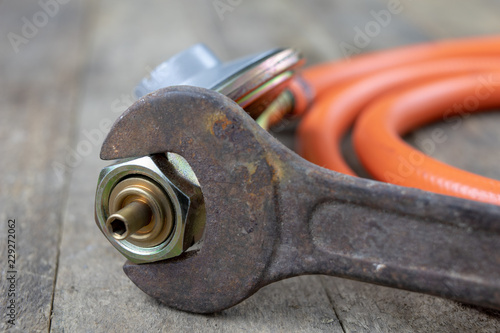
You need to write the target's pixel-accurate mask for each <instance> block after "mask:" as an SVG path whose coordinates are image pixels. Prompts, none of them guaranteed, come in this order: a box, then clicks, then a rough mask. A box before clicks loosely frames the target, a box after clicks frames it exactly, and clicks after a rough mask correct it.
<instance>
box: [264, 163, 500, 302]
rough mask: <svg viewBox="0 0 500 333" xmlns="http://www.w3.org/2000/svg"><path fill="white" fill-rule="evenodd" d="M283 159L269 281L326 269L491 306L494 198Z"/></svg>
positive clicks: (496, 251)
mask: <svg viewBox="0 0 500 333" xmlns="http://www.w3.org/2000/svg"><path fill="white" fill-rule="evenodd" d="M289 165H290V168H288V169H287V171H286V172H284V173H283V174H288V175H293V179H294V180H295V181H294V182H290V181H287V180H284V181H282V182H281V183H282V184H283V187H282V188H280V190H279V193H280V195H279V199H278V201H279V202H278V206H279V207H280V210H281V214H280V215H281V217H282V218H281V230H280V232H281V238H280V244H279V245H278V246H277V247H276V250H275V257H274V258H275V260H274V261H273V265H272V267H271V269H270V270H269V275H268V281H271V280H277V279H282V278H284V277H287V276H295V275H301V274H327V275H334V276H340V277H345V278H351V279H355V280H359V281H365V282H370V283H374V284H379V285H385V286H389V287H395V288H400V289H406V290H410V291H417V292H421V293H426V294H431V295H437V296H441V297H445V298H450V299H454V300H458V301H464V302H467V303H472V304H476V305H480V306H485V307H490V308H496V309H500V207H497V206H493V205H488V204H483V203H479V202H474V201H469V200H464V199H459V198H454V197H448V196H442V195H438V194H434V193H430V192H425V191H420V190H417V189H411V188H404V187H399V186H395V185H390V184H384V183H379V182H374V181H371V180H366V179H360V178H354V177H350V176H346V175H342V174H338V173H335V172H331V171H328V170H325V169H322V168H319V167H317V166H315V165H312V164H309V163H305V162H303V161H299V160H298V159H296V162H295V163H289ZM285 168H286V167H285Z"/></svg>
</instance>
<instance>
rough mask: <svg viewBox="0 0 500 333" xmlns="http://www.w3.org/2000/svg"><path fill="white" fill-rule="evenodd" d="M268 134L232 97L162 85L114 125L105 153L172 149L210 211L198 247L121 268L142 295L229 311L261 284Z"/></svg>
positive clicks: (269, 232) (268, 201) (271, 191)
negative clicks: (189, 169) (191, 175)
mask: <svg viewBox="0 0 500 333" xmlns="http://www.w3.org/2000/svg"><path fill="white" fill-rule="evenodd" d="M268 136H269V137H270V135H269V134H268V133H267V132H265V131H264V130H262V129H261V128H260V127H259V126H258V125H257V124H256V123H255V122H254V121H253V120H251V118H250V117H249V116H248V115H247V114H246V113H245V111H243V109H241V108H240V107H239V106H238V105H237V104H236V103H235V102H233V101H232V100H230V99H229V98H227V97H225V96H224V95H221V94H219V93H216V92H214V91H211V90H207V89H203V88H195V87H188V86H177V87H169V88H164V89H160V90H158V91H156V92H154V93H152V94H149V95H147V96H145V97H143V98H141V99H140V100H138V101H137V102H136V103H135V104H133V105H132V106H131V107H130V108H129V109H128V110H127V111H126V112H125V113H124V115H123V116H122V117H120V119H119V120H118V121H117V122H116V123H115V124H114V125H113V128H112V129H111V131H110V133H109V135H108V137H107V138H106V140H105V142H104V144H103V146H102V150H101V158H103V159H118V158H126V157H139V156H146V155H150V154H154V153H165V152H174V153H177V154H179V155H181V156H183V157H184V158H185V159H186V160H187V162H188V163H189V164H190V165H191V167H192V169H193V171H194V173H195V174H196V176H197V178H198V180H199V183H200V187H201V190H202V193H203V196H204V201H205V208H206V224H205V236H204V241H203V244H202V246H201V248H200V249H199V250H198V251H192V252H191V253H185V254H184V255H181V256H180V257H177V258H173V259H169V260H165V261H160V262H156V263H146V264H141V265H136V264H132V263H130V262H127V263H126V264H125V266H124V271H125V273H126V274H127V275H128V277H129V278H130V279H131V280H132V281H133V282H134V283H135V284H136V285H137V286H138V287H139V288H140V289H142V290H143V291H144V292H146V293H147V294H149V295H151V296H153V297H155V298H158V299H159V300H161V301H163V302H164V303H166V304H167V305H169V306H172V307H175V308H178V309H181V310H186V311H190V312H198V313H211V312H215V311H220V310H222V309H225V308H228V307H230V306H232V305H234V304H237V303H239V302H240V301H242V300H243V299H245V298H247V297H249V296H250V295H251V294H253V293H254V292H255V291H257V290H258V289H259V288H260V287H261V286H262V283H263V282H262V277H263V275H264V272H265V268H266V267H267V265H268V262H269V260H270V258H271V256H272V253H273V250H274V247H275V242H276V239H275V237H273V235H275V234H276V232H277V231H276V228H277V224H276V223H271V222H273V221H275V220H276V211H277V207H275V200H274V197H275V183H276V182H277V179H276V177H275V170H274V169H273V167H272V164H270V163H268V158H267V157H268V151H267V150H266V145H263V144H262V138H263V137H268Z"/></svg>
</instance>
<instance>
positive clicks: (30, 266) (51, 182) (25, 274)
mask: <svg viewBox="0 0 500 333" xmlns="http://www.w3.org/2000/svg"><path fill="white" fill-rule="evenodd" d="M56 5H57V4H56ZM80 9H81V8H80V6H79V4H78V3H71V4H65V5H57V6H56V7H51V9H50V10H51V13H52V14H53V15H52V16H51V15H48V14H47V13H46V12H45V11H44V10H43V8H42V7H40V5H39V4H38V2H18V1H6V2H3V3H0V31H1V32H2V38H1V39H0V59H1V61H0V72H1V75H0V87H1V89H0V109H1V117H0V142H1V145H0V155H1V156H2V158H1V159H0V170H1V173H0V221H1V222H0V237H1V239H0V266H1V268H0V269H1V278H0V282H1V283H0V285H1V290H0V304H1V305H0V309H1V312H2V313H1V318H2V319H1V322H0V330H2V331H4V330H6V329H7V328H8V327H10V326H11V325H9V324H7V319H9V318H7V317H6V316H5V313H6V309H5V306H7V304H10V303H7V302H8V301H9V302H10V299H11V298H10V297H9V295H8V293H7V290H8V289H10V288H11V282H12V281H7V278H8V277H11V275H12V274H11V273H8V272H7V271H8V270H11V267H9V266H8V265H7V264H8V261H7V260H8V258H7V220H8V219H15V222H16V223H15V237H16V238H15V251H16V262H15V267H14V270H15V271H17V274H15V275H16V278H17V281H16V283H15V297H13V299H14V300H15V304H16V312H17V318H16V321H15V324H16V325H15V326H14V327H15V328H17V329H19V331H23V332H41V331H47V330H48V327H49V325H50V316H51V304H52V292H53V286H54V281H55V275H56V273H57V257H58V244H59V239H60V234H61V213H62V209H63V206H64V203H65V192H66V189H67V184H68V178H67V175H66V174H64V173H60V172H58V169H54V166H53V164H52V162H53V161H64V158H65V154H66V150H67V148H68V147H70V142H71V139H72V136H73V134H72V131H73V126H74V114H75V113H74V109H75V102H76V97H77V94H78V89H79V80H78V75H79V74H80V69H81V64H82V56H81V54H82V48H81V47H80V45H81V42H82V36H83V34H82V33H83V30H82V21H81V18H82V14H83V13H82V12H81V11H80ZM26 22H28V23H26ZM10 33H13V34H15V35H16V36H14V35H12V34H10Z"/></svg>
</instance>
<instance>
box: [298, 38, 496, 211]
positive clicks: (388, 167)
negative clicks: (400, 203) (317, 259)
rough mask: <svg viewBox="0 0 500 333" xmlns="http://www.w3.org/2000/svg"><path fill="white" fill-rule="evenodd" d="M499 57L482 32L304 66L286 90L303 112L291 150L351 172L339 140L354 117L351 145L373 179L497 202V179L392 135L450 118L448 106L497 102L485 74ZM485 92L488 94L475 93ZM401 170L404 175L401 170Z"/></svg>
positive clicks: (493, 42)
mask: <svg viewBox="0 0 500 333" xmlns="http://www.w3.org/2000/svg"><path fill="white" fill-rule="evenodd" d="M499 56H500V38H499V37H488V38H476V39H466V40H458V41H449V42H441V43H430V44H424V45H417V46H412V47H408V48H402V49H397V50H393V51H388V52H380V53H375V54H370V55H364V56H360V57H357V58H355V59H353V60H350V61H342V62H337V63H329V64H322V65H318V66H315V67H312V68H310V69H307V70H305V71H304V72H303V73H302V75H301V76H299V77H298V78H297V79H296V80H295V82H294V83H293V84H292V85H291V87H290V90H291V91H292V93H293V95H294V98H295V100H296V101H297V102H298V103H296V104H295V110H294V113H295V114H298V115H301V114H304V118H303V120H302V122H301V123H300V125H299V128H298V132H297V137H298V151H299V153H300V154H301V155H302V156H304V157H305V158H307V159H308V160H310V161H311V162H313V163H316V164H319V165H321V166H324V167H327V168H329V169H332V170H336V171H339V172H343V173H346V174H350V175H354V172H353V171H352V170H351V169H350V168H349V166H348V165H347V163H346V162H345V161H344V159H343V157H342V154H341V151H340V141H341V139H342V137H343V136H344V135H345V134H346V132H347V131H348V130H349V129H350V128H351V127H352V126H353V124H354V122H355V121H356V119H357V118H358V117H360V119H359V121H358V124H357V125H356V127H355V130H354V136H353V137H354V141H355V148H356V151H357V153H358V155H359V157H360V160H361V162H362V163H363V165H364V166H365V168H366V169H367V171H369V172H370V173H371V174H372V175H373V176H374V178H376V179H379V180H383V181H388V182H392V183H396V184H399V185H404V186H410V187H416V188H421V189H424V190H428V191H433V192H437V193H441V194H447V195H453V196H458V197H462V198H467V199H471V200H477V201H483V202H489V203H494V204H500V182H499V181H496V180H492V179H488V178H485V177H481V176H477V175H474V174H472V173H468V172H465V171H462V170H459V169H456V168H453V167H451V166H448V165H446V164H444V163H441V162H438V161H435V160H434V159H432V158H430V157H428V156H425V157H423V154H422V153H421V152H418V151H416V150H414V149H413V148H411V147H410V146H409V145H407V144H405V143H404V142H403V141H402V140H401V139H400V138H399V136H400V135H403V134H405V133H407V132H408V131H410V130H412V129H414V128H416V127H418V126H422V125H424V124H426V123H428V122H430V121H433V120H438V119H446V117H450V116H452V114H453V104H457V103H471V101H472V100H474V102H475V104H477V105H474V107H473V108H472V109H473V110H469V111H470V112H472V111H475V110H482V109H486V108H493V107H500V83H499V82H497V81H500V77H498V78H497V79H492V76H493V75H499V74H498V73H500V57H499ZM493 73H496V74H493ZM488 80H489V81H491V82H489V81H488ZM443 82H444V83H443ZM464 82H467V83H464ZM443 86H447V87H448V89H449V90H447V89H445V88H443ZM436 87H439V89H438V88H436ZM434 88H435V89H436V90H433V89H434ZM495 90H496V91H495ZM413 91H416V92H415V93H412V92H413ZM440 94H442V95H440ZM477 94H480V95H479V97H477V96H476V95H477ZM486 94H488V96H487V97H488V98H480V97H484V96H485V95H486ZM474 98H475V99H474ZM476 100H477V103H476ZM389 101H390V102H389ZM310 104H311V106H310V107H309V108H308V109H307V112H305V111H306V106H308V105H310ZM450 108H451V109H450ZM450 110H451V111H450ZM462 112H463V111H462ZM360 114H361V116H360ZM443 117H444V118H443ZM417 156H420V157H421V158H420V159H419V160H418V161H419V162H418V163H413V165H410V166H409V165H404V166H402V164H401V163H402V162H401V161H402V160H405V161H408V159H409V158H410V157H412V158H417ZM413 162H415V161H413ZM410 163H411V162H410ZM415 164H418V165H415ZM405 167H406V168H408V170H406V169H405V170H406V171H407V172H401V170H403V169H404V168H405ZM410 169H411V170H412V172H410V171H409V170H410ZM410 173H411V175H410Z"/></svg>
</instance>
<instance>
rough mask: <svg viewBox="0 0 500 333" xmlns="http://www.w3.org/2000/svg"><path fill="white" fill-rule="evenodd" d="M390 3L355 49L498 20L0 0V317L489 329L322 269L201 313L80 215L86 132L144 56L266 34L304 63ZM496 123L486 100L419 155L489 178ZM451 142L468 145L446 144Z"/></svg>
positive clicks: (442, 14)
mask: <svg viewBox="0 0 500 333" xmlns="http://www.w3.org/2000/svg"><path fill="white" fill-rule="evenodd" d="M394 5H397V6H400V7H401V11H400V13H398V14H394V15H392V16H391V17H390V20H389V22H388V23H387V24H384V25H380V31H379V33H378V34H376V35H375V36H374V37H373V38H370V40H369V42H368V43H366V45H363V46H362V47H357V49H358V51H359V52H360V53H364V52H370V51H374V50H381V49H386V48H391V47H397V46H403V45H408V44H413V43H418V42H425V41H430V40H441V39H447V38H458V37H465V36H479V35H491V34H498V33H500V19H499V13H500V2H499V1H497V0H477V1H467V0H442V1H430V0H428V1H415V0H414V1H412V0H390V1H385V0H371V1H369V0H365V1H363V0H356V1H353V0H351V1H347V0H346V1H338V0H337V1H327V0H314V1H305V0H304V1H299V0H294V1H287V0H275V1H266V0H258V1H250V0H206V1H201V0H190V1H162V2H160V1H140V2H139V1H118V0H114V1H112V0H104V1H92V0H89V1H78V0H39V1H14V0H10V1H9V0H4V1H1V0H0V142H1V144H0V156H1V158H0V171H1V173H0V269H1V275H0V276H1V277H0V282H1V286H0V304H1V305H0V309H2V313H1V315H0V317H1V318H2V320H1V322H0V329H7V328H11V329H12V330H13V331H16V330H17V331H19V332H43V331H48V330H49V331H53V332H127V331H129V332H137V331H138V332H160V331H163V332H173V331H203V332H208V331H222V332H235V331H258V332H277V331H282V332H289V331H308V332H309V331H328V332H378V331H380V332H388V331H391V332H415V331H419V332H425V331H427V332H457V331H459V332H464V331H474V332H494V331H497V330H498V327H500V316H499V315H498V313H495V312H492V311H488V310H482V309H477V308H474V307H469V306H465V305H462V304H458V303H455V302H452V301H446V300H442V299H439V298H435V297H431V296H424V295H419V294H414V293H409V292H405V291H400V290H393V289H390V288H384V287H378V286H373V285H368V284H364V283H359V282H353V281H347V280H343V279H338V278H333V277H322V276H305V277H298V278H293V279H289V280H286V281H282V282H279V283H276V284H273V285H270V286H268V287H266V288H264V289H263V290H261V291H259V292H258V293H257V294H256V295H255V296H253V297H251V298H250V299H248V300H246V301H244V302H243V303H241V304H240V305H238V306H236V307H234V308H231V309H229V310H227V311H224V312H222V313H219V314H215V315H209V316H201V315H192V314H187V313H183V312H179V311H175V310H172V309H169V308H167V307H165V306H163V305H162V304H160V303H158V302H157V301H155V300H154V299H152V298H150V297H149V296H147V295H145V294H143V293H142V292H141V291H140V290H139V289H137V288H136V287H135V286H134V285H133V284H132V283H131V282H130V281H129V280H128V279H127V277H126V276H125V274H124V273H123V272H122V270H121V266H122V264H123V262H124V258H123V257H121V255H119V254H118V252H116V251H115V250H114V248H113V247H112V246H111V245H110V244H109V243H108V242H107V241H106V239H105V238H104V237H103V236H102V235H101V234H100V232H99V231H98V229H97V227H96V225H95V223H94V216H93V215H94V213H93V200H94V191H95V187H96V181H97V175H98V173H99V171H100V169H101V168H102V167H103V166H105V165H106V164H107V163H106V162H103V161H100V160H99V158H98V155H99V150H100V145H101V143H102V140H103V139H104V137H105V135H106V134H107V132H108V130H109V128H110V126H111V124H112V123H113V122H114V120H115V119H116V118H117V117H118V116H119V115H120V114H121V112H123V111H124V110H125V109H126V108H127V107H128V106H129V105H130V104H132V103H133V101H134V96H133V88H134V87H135V85H136V84H137V83H138V82H139V81H140V80H141V79H142V78H143V77H144V76H146V75H148V72H149V71H151V69H153V68H154V67H155V66H156V65H158V64H159V63H161V62H162V61H164V60H165V59H167V58H168V57H169V56H171V55H173V54H175V53H177V52H179V51H181V50H183V49H185V48H187V47H189V46H191V45H192V44H194V43H197V42H203V43H205V44H207V45H208V46H209V47H210V48H212V50H213V51H214V52H215V53H216V54H217V55H218V56H219V57H220V58H221V59H222V60H224V61H226V60H231V59H234V58H237V57H240V56H244V55H247V54H249V53H255V52H260V51H264V50H266V49H270V48H273V47H277V46H282V47H289V46H290V47H295V48H297V49H300V50H302V53H303V55H304V56H305V57H306V58H307V59H308V64H314V63H318V62H324V61H329V60H334V59H343V58H345V57H346V56H351V55H352V54H348V53H346V52H345V48H344V47H342V45H344V46H345V45H346V44H350V45H355V38H356V34H357V33H358V31H359V30H360V29H361V30H362V29H364V28H365V27H366V25H367V24H368V23H369V22H371V21H376V13H378V12H379V11H381V10H384V9H387V8H388V6H394ZM358 46H359V45H358ZM358 51H357V52H358ZM498 124H500V116H499V114H498V112H497V113H491V114H487V115H477V116H471V117H469V118H468V119H466V120H465V126H464V127H463V130H460V131H453V133H450V135H451V136H450V137H451V138H452V140H448V141H447V142H446V143H445V144H443V145H440V146H438V147H436V150H435V152H434V153H433V156H435V157H436V158H440V159H442V160H445V161H447V162H449V163H451V164H455V165H458V166H460V167H463V168H466V169H469V170H472V171H475V170H474V168H475V164H477V161H485V163H484V165H486V166H485V167H483V168H482V169H481V170H482V172H483V173H484V174H485V175H487V176H490V177H496V178H500V175H499V173H498V172H499V171H498V167H497V166H498V162H499V158H500V154H499V151H498V147H499V145H498V143H499V142H500V138H499V134H498ZM443 126H445V125H443ZM430 130H431V129H429V128H424V129H422V130H419V131H417V132H415V133H413V134H411V135H410V137H409V138H408V140H410V141H412V140H413V141H412V142H414V143H415V142H417V141H418V140H417V139H418V138H425V136H426V135H429V133H430ZM287 131H288V132H287ZM290 131H291V130H290V129H285V137H286V135H289V136H290V135H291V132H290ZM463 138H466V139H463ZM457 140H458V141H457ZM457 142H459V144H460V146H459V151H460V152H461V154H462V152H463V154H462V155H466V156H470V158H462V159H460V160H453V156H456V155H457V154H456V151H457V150H456V149H457V148H456V147H457V146H456V145H457ZM415 144H416V145H417V146H418V144H417V143H415ZM453 145H455V148H454V149H455V150H453V149H452V148H453ZM450 151H454V152H455V153H454V154H450V153H449V152H450ZM488 151H489V152H490V153H487V152H488ZM491 152H494V153H491ZM468 154H470V155H468ZM8 220H15V235H16V267H15V268H16V270H17V282H16V296H15V299H16V306H17V315H16V325H15V326H13V327H12V326H11V325H8V324H7V317H6V316H5V314H6V308H5V307H4V306H6V305H7V302H8V298H9V297H8V296H7V294H8V288H9V284H8V283H7V281H6V279H7V271H8V267H7V256H8V253H7V229H8V227H7V225H8V223H7V222H8Z"/></svg>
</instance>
